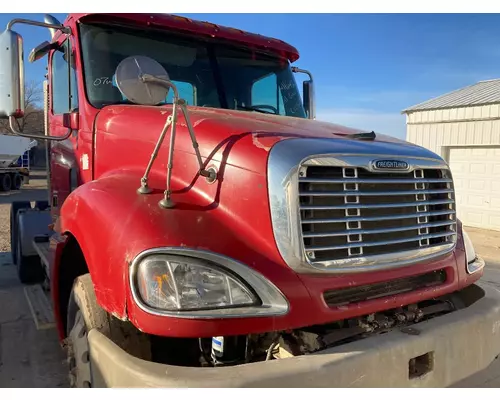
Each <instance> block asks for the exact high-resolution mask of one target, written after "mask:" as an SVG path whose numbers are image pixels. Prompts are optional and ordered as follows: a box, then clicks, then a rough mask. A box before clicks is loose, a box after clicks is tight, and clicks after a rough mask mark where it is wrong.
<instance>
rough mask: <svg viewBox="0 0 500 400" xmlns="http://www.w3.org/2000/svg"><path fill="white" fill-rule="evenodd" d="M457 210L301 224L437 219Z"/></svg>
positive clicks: (333, 219) (314, 221) (310, 221)
mask: <svg viewBox="0 0 500 400" xmlns="http://www.w3.org/2000/svg"><path fill="white" fill-rule="evenodd" d="M455 214H456V212H455V210H446V211H434V212H422V213H413V214H402V215H386V216H377V217H356V216H355V217H345V218H324V219H303V220H302V221H301V222H302V223H303V224H334V223H345V222H348V221H353V222H355V221H360V222H367V221H390V220H397V219H410V218H418V217H436V216H440V215H455Z"/></svg>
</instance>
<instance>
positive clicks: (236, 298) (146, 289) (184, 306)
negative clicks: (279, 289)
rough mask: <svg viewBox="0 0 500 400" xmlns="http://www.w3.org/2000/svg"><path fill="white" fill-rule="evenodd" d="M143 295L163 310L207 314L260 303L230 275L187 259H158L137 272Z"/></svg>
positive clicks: (152, 258) (161, 256)
mask: <svg viewBox="0 0 500 400" xmlns="http://www.w3.org/2000/svg"><path fill="white" fill-rule="evenodd" d="M137 286H138V289H139V294H140V296H141V298H142V300H143V301H144V303H145V304H147V305H148V306H150V307H154V308H158V309H162V310H171V311H174V310H203V309H214V308H227V307H238V306H249V305H254V304H257V302H258V299H257V298H256V297H255V295H254V294H253V293H252V291H251V290H250V289H249V288H248V287H246V285H245V284H244V283H242V282H241V281H240V280H239V279H238V278H236V277H235V276H234V274H231V273H230V272H229V271H224V270H223V269H221V268H220V267H217V266H216V265H214V264H212V263H210V262H207V261H201V260H197V259H192V258H186V257H175V256H165V255H155V256H151V257H148V258H146V259H145V260H144V261H142V262H141V263H140V264H139V267H138V269H137Z"/></svg>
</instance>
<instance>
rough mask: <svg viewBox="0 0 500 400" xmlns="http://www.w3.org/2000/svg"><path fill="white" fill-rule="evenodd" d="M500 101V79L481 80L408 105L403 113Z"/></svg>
mask: <svg viewBox="0 0 500 400" xmlns="http://www.w3.org/2000/svg"><path fill="white" fill-rule="evenodd" d="M495 103H500V79H491V80H487V81H480V82H478V83H475V84H473V85H470V86H466V87H464V88H462V89H458V90H455V91H453V92H450V93H446V94H443V95H442V96H439V97H435V98H434V99H430V100H427V101H424V102H423V103H420V104H417V105H414V106H412V107H408V108H406V109H404V110H403V111H402V113H403V114H404V113H408V112H412V111H424V110H438V109H442V108H455V107H470V106H479V105H485V104H495Z"/></svg>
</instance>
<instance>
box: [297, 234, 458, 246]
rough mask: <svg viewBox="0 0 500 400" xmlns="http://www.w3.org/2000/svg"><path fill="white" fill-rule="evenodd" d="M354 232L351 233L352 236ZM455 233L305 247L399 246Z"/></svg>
mask: <svg viewBox="0 0 500 400" xmlns="http://www.w3.org/2000/svg"><path fill="white" fill-rule="evenodd" d="M354 233H355V232H352V234H354ZM454 234H455V232H452V231H447V232H443V233H434V234H427V235H418V236H414V237H410V238H405V239H394V240H384V241H380V242H363V243H358V242H354V243H347V244H345V245H342V246H309V247H308V246H306V248H305V249H306V250H308V251H309V250H311V251H328V250H340V249H349V248H353V247H354V248H356V247H360V246H363V247H371V246H386V245H389V244H399V243H405V242H418V241H420V240H422V239H433V238H442V237H448V236H453V235H454Z"/></svg>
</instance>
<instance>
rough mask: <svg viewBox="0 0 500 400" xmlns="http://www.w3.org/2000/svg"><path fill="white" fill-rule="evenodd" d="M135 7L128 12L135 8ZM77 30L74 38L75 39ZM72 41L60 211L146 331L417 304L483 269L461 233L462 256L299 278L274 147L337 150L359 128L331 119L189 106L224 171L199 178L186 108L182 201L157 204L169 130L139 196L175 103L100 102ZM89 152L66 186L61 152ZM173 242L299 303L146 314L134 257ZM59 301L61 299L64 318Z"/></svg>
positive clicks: (281, 324) (174, 332) (97, 281)
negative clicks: (234, 264)
mask: <svg viewBox="0 0 500 400" xmlns="http://www.w3.org/2000/svg"><path fill="white" fill-rule="evenodd" d="M128 16H129V15H128ZM128 16H127V15H125V16H124V15H121V17H123V18H132V17H128ZM80 18H82V16H75V17H72V16H70V17H69V19H68V21H67V23H68V24H69V25H70V26H71V27H72V29H73V32H75V33H76V32H77V30H76V29H75V20H78V19H80ZM108 18H109V17H108ZM133 18H136V19H137V21H138V22H140V23H147V22H149V21H146V18H147V15H144V16H141V17H137V16H136V17H133ZM155 21H159V19H156V20H155ZM155 23H159V22H155ZM163 23H165V24H170V25H169V26H170V27H172V28H176V27H177V28H178V27H179V26H177V25H175V24H185V25H186V26H184V25H183V26H184V28H183V29H198V30H201V29H206V32H209V31H210V30H211V29H215V28H213V26H212V27H208V26H206V27H205V28H202V27H203V26H204V25H197V24H194V25H192V24H188V23H187V22H185V21H181V20H176V19H174V20H168V21H167V20H164V21H163ZM187 25H189V26H190V27H191V28H189V27H187ZM192 27H194V28H192ZM204 32H205V31H204ZM220 32H222V30H221V31H220ZM224 32H225V33H224V34H225V35H233V34H234V35H240V36H239V39H236V38H235V37H232V39H233V40H243V37H245V38H247V39H245V40H252V41H254V42H255V43H254V45H257V44H258V43H257V42H259V40H261V41H262V40H264V39H262V38H261V37H260V36H257V37H256V36H247V35H245V34H242V33H237V32H232V31H230V32H229V31H224ZM73 40H75V42H74V43H76V41H77V40H78V38H77V37H74V38H73ZM259 43H260V42H259ZM273 46H275V50H276V51H285V52H292V50H291V49H290V48H288V47H286V46H287V45H285V44H279V45H278V44H275V45H274V44H273ZM279 46H281V47H279ZM74 47H75V64H76V69H77V72H78V77H77V80H78V82H79V83H78V85H79V86H78V94H79V100H80V105H79V112H80V120H79V127H80V129H79V131H78V135H77V136H76V137H72V138H71V139H70V140H69V141H67V143H66V144H65V145H63V144H61V145H56V146H54V147H53V149H52V151H53V153H52V154H53V157H55V159H56V160H59V161H58V164H57V165H56V166H55V168H54V171H53V173H54V176H53V180H52V185H53V187H52V189H53V190H58V191H59V193H60V194H61V195H62V196H63V199H64V202H63V204H62V207H61V208H60V209H55V210H54V214H55V215H56V216H58V217H59V220H58V224H57V226H58V231H60V233H62V234H64V233H70V234H71V235H72V236H74V237H75V239H76V240H77V241H78V243H79V245H80V247H81V249H82V251H83V253H84V256H85V259H86V261H87V263H88V266H89V269H90V272H91V275H92V280H93V282H94V285H95V292H96V295H97V299H98V302H99V304H101V306H102V307H104V308H105V309H106V310H107V311H108V312H110V313H113V314H114V315H117V316H119V317H127V318H129V319H130V320H131V321H132V322H133V323H134V324H135V325H136V326H137V327H138V328H140V329H141V330H143V331H145V332H148V333H152V334H157V335H166V336H190V337H203V336H205V337H206V336H213V335H233V334H244V333H250V332H266V331H272V330H279V329H289V328H298V327H303V326H308V325H313V324H320V323H326V322H331V321H335V320H339V319H343V318H348V317H354V316H358V315H363V314H368V313H372V312H376V311H381V310H384V309H387V308H392V307H396V306H401V305H404V304H409V303H413V302H416V301H419V300H423V299H426V298H430V297H435V296H438V295H441V294H445V293H449V292H453V291H455V290H457V289H458V288H460V287H463V286H464V285H467V284H470V283H472V281H473V280H476V279H477V278H479V275H477V276H475V277H474V278H471V277H468V276H467V275H466V273H465V263H464V255H463V243H462V242H461V239H460V240H459V243H458V246H457V250H456V251H455V253H454V254H451V255H448V256H445V257H443V258H441V259H440V260H438V261H434V262H433V263H423V264H416V265H412V266H407V267H405V268H399V269H395V270H390V271H379V272H372V273H366V274H350V275H348V276H324V275H322V276H312V275H301V276H298V275H297V274H296V273H295V272H294V271H293V270H292V269H290V268H289V267H288V266H287V265H285V263H284V261H283V260H282V258H281V256H280V254H279V252H278V250H277V248H276V244H275V239H274V236H273V232H272V225H271V218H270V210H269V200H268V190H267V175H266V170H267V161H268V155H269V151H270V149H271V148H272V146H273V145H274V144H275V143H277V142H278V141H280V140H287V139H289V138H294V137H320V138H331V139H332V140H335V141H337V143H338V145H339V148H342V149H346V148H349V146H350V143H352V142H351V141H350V140H349V139H347V138H346V137H344V136H343V134H347V133H353V132H357V131H356V130H353V129H349V128H345V127H341V126H338V125H334V124H328V123H323V122H319V121H310V120H303V119H295V118H286V117H280V116H271V115H264V114H256V113H249V112H244V111H229V110H215V109H208V108H194V107H191V108H190V109H191V119H192V123H193V125H194V126H195V131H196V134H197V139H198V142H199V144H200V152H201V154H202V157H203V159H204V160H207V165H214V166H215V167H216V168H217V169H218V170H219V177H220V179H219V180H218V181H217V182H216V183H215V184H212V185H210V184H208V183H207V182H206V181H205V179H200V178H197V177H196V173H197V170H198V165H197V162H196V158H195V155H194V152H193V149H192V146H191V142H190V139H189V135H188V131H187V129H186V126H185V121H184V119H183V118H182V117H181V118H180V120H179V123H178V130H177V138H176V145H175V147H176V152H175V157H174V173H173V179H172V186H173V190H174V194H173V200H174V201H175V202H176V204H177V207H176V208H174V209H171V210H164V209H161V208H159V207H158V201H159V200H160V199H161V198H162V196H163V191H164V190H165V180H166V163H167V154H168V136H167V138H166V140H165V142H164V144H163V147H162V148H161V150H160V153H159V155H158V158H157V161H156V163H155V164H154V167H153V169H152V172H151V174H150V186H151V187H152V188H153V189H154V192H153V193H152V194H150V195H146V196H144V195H138V194H137V192H136V189H137V188H138V187H139V185H140V178H141V176H142V174H143V173H144V169H145V167H146V165H147V162H148V161H149V158H150V155H151V152H152V150H153V147H154V145H155V143H156V141H157V139H158V136H159V134H160V131H161V129H162V127H163V125H164V123H165V121H166V118H167V116H168V115H169V114H170V110H171V108H170V107H168V106H167V107H140V106H109V107H106V108H105V109H103V110H101V111H100V112H98V110H96V109H94V108H93V107H92V106H90V105H89V104H88V103H87V101H86V99H85V92H84V90H83V87H82V83H81V82H82V81H83V79H82V75H81V57H80V53H79V50H78V46H74ZM290 57H291V58H293V57H292V56H290ZM49 122H50V126H51V134H54V135H62V134H64V132H65V129H63V128H62V127H61V125H62V119H61V120H60V118H59V117H58V116H54V115H51V114H50V115H49ZM334 133H337V134H334ZM384 142H392V143H393V144H397V143H403V142H401V141H399V140H397V139H394V138H390V137H384V136H381V135H378V137H377V140H376V141H375V142H374V143H373V146H374V147H376V146H380V145H381V144H383V143H384ZM403 145H405V146H411V145H410V144H403ZM341 146H342V147H341ZM84 154H87V155H88V157H89V165H90V168H89V170H88V171H83V170H81V169H80V174H79V180H80V184H81V185H80V186H79V187H78V188H77V189H76V190H74V191H73V192H72V193H69V191H68V175H67V171H68V170H67V168H66V167H65V165H66V166H67V164H64V163H63V162H61V156H62V158H63V159H64V161H68V160H69V163H70V165H76V166H79V167H80V168H81V161H80V160H81V157H82V155H84ZM56 156H59V158H57V157H56ZM71 163H72V164H71ZM65 191H66V192H65ZM164 246H186V247H191V248H197V249H208V250H211V251H213V252H217V253H220V254H223V255H226V256H228V257H232V258H234V259H236V260H238V261H240V262H242V263H244V264H246V265H248V266H249V267H251V268H254V269H255V270H257V271H259V272H260V273H261V274H262V275H264V276H265V277H266V278H267V279H269V280H270V281H272V282H273V283H274V284H275V285H276V286H277V287H278V288H279V289H280V290H281V291H282V292H283V293H284V295H285V296H286V298H287V300H288V301H289V303H290V312H289V313H288V314H287V315H285V316H282V317H267V318H246V319H233V320H211V321H208V320H184V319H176V318H170V317H159V316H154V315H150V314H148V313H145V312H144V311H142V310H141V309H139V308H138V306H137V305H136V304H135V302H134V300H133V299H132V297H131V294H130V287H129V284H128V268H129V263H130V262H131V261H132V260H133V258H134V257H135V256H136V255H137V254H138V253H140V252H141V251H143V250H146V249H151V248H155V247H164ZM58 249H59V250H58V251H59V253H57V254H56V257H55V266H54V268H53V269H52V270H53V273H54V274H57V273H58V267H59V266H58V261H57V260H58V255H59V254H60V251H61V245H60V246H59V247H58ZM442 268H445V269H446V270H447V272H448V280H447V282H446V283H445V284H444V285H443V286H441V287H440V288H434V289H432V290H426V291H416V292H413V293H407V294H403V295H398V296H391V297H389V298H386V299H378V300H373V301H369V302H365V303H363V304H357V305H350V306H349V307H344V308H338V309H332V308H329V307H327V306H326V305H325V304H324V302H323V299H322V293H323V291H325V290H328V289H332V288H339V287H346V286H356V285H362V284H367V283H375V282H381V281H385V280H390V279H396V278H399V277H403V276H409V275H417V274H421V273H422V272H426V271H430V270H434V269H442ZM52 282H53V290H54V293H57V290H58V288H57V279H55V276H53V277H52ZM54 296H56V294H54ZM57 310H58V307H57V306H56V316H57V317H59V316H58V315H57ZM59 326H61V324H59Z"/></svg>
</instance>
